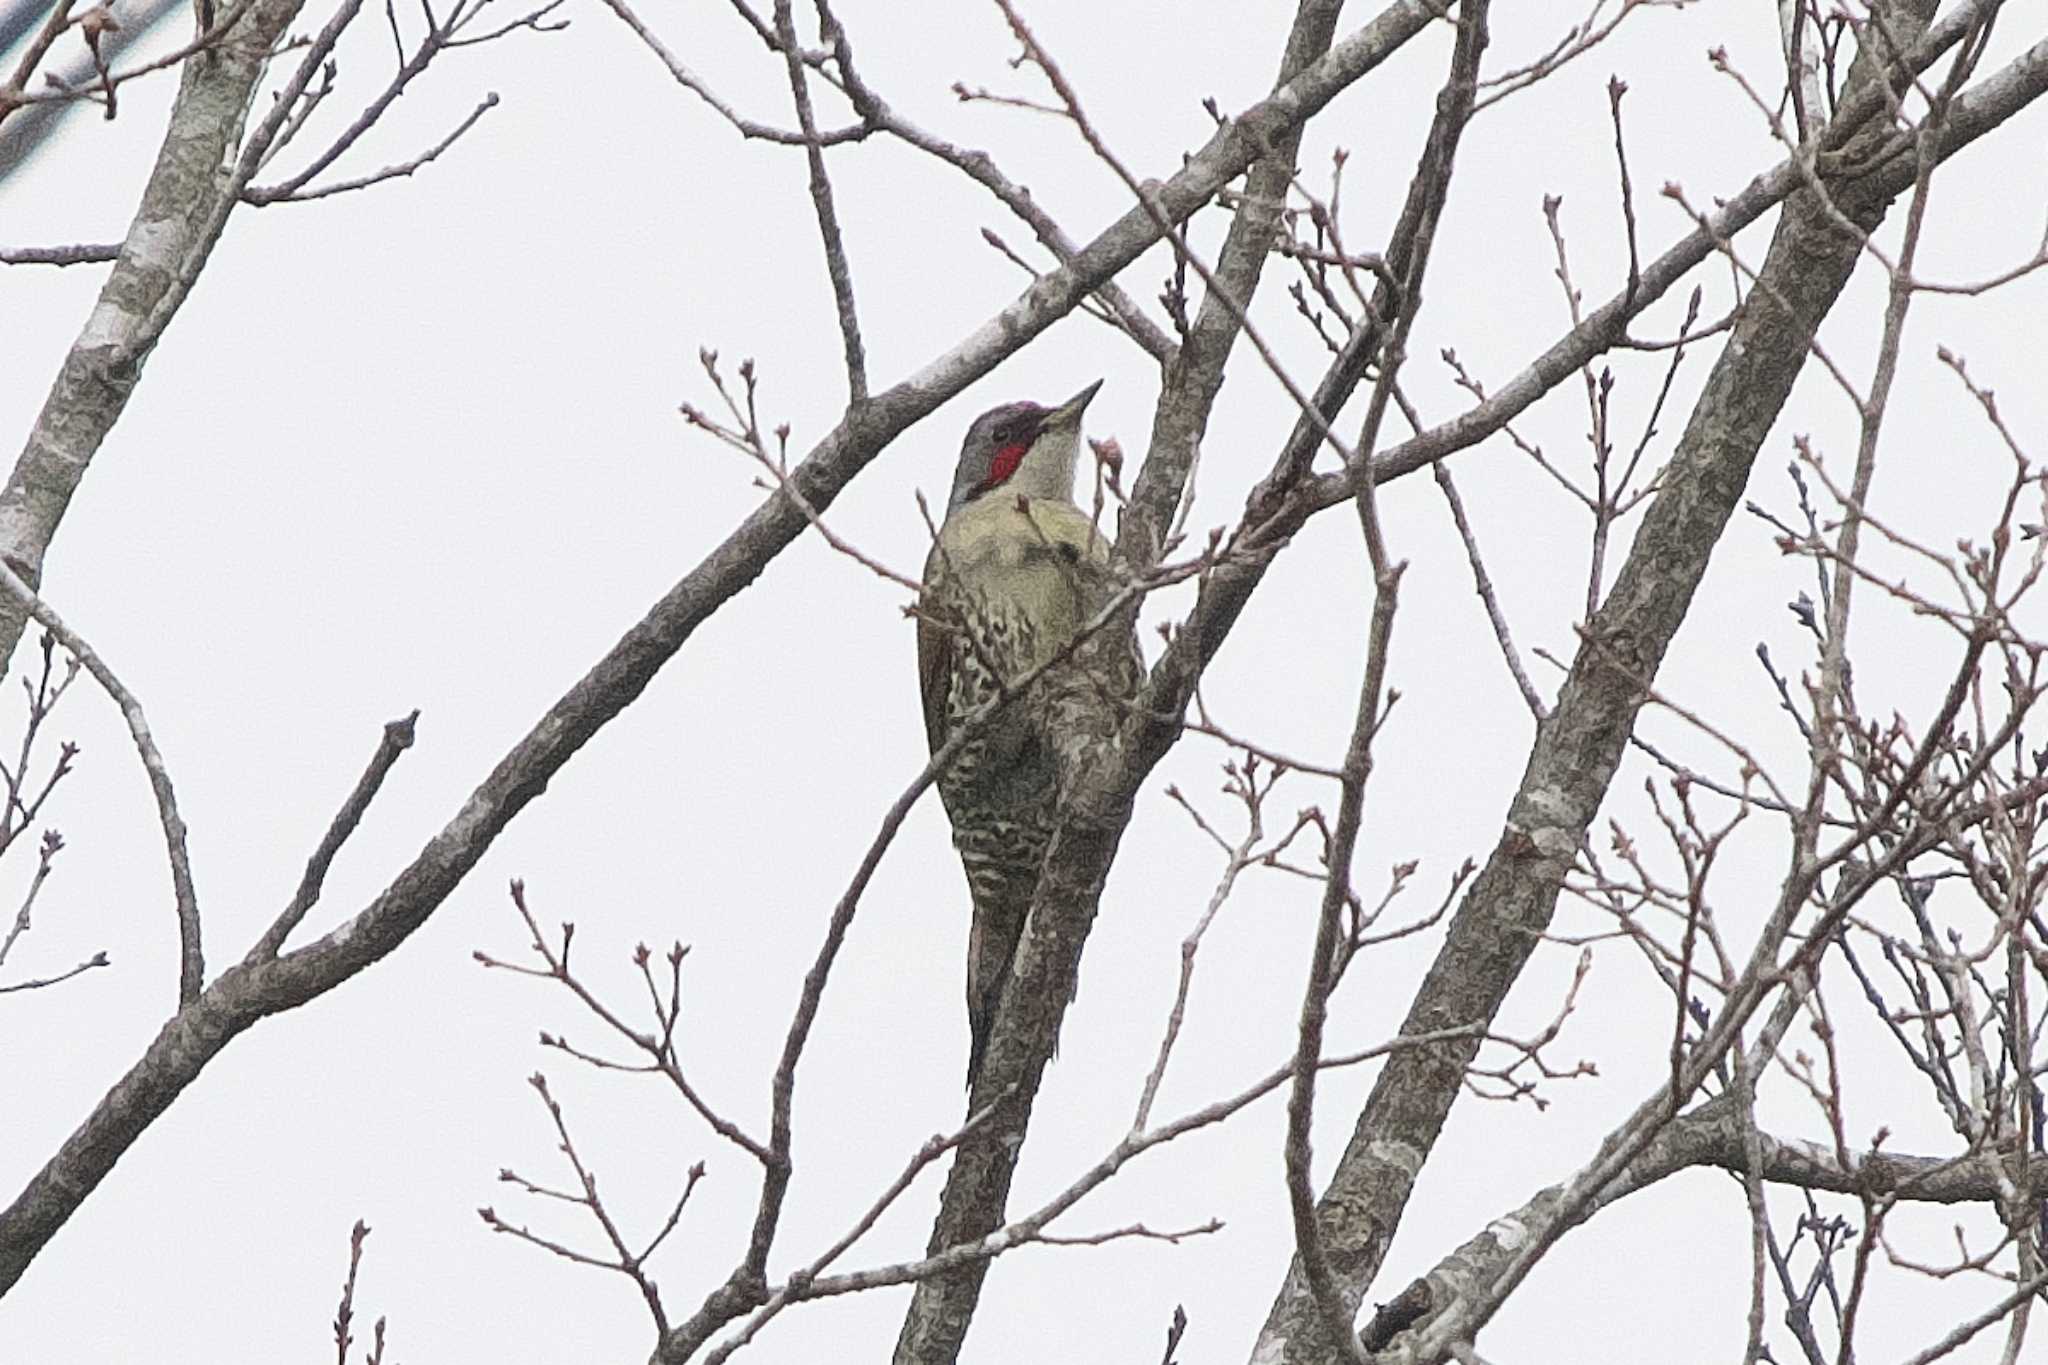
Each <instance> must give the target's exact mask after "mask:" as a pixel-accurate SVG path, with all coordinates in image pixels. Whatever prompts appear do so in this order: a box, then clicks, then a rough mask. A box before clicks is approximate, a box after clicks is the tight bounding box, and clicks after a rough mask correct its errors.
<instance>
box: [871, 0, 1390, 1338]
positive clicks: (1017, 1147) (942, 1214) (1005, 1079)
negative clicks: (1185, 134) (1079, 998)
mask: <svg viewBox="0 0 2048 1365" xmlns="http://www.w3.org/2000/svg"><path fill="white" fill-rule="evenodd" d="M1342 7H1343V6H1342V3H1341V0H1303V3H1302V4H1301V6H1300V7H1299V9H1297V11H1296V13H1295V18H1294V23H1293V26H1292V28H1291V30H1290V32H1289V34H1288V38H1287V44H1286V48H1285V51H1284V53H1283V55H1282V58H1281V62H1280V73H1279V77H1278V80H1277V82H1276V89H1278V90H1285V89H1286V88H1288V85H1289V83H1290V82H1291V81H1293V80H1294V79H1295V78H1296V77H1297V76H1298V75H1299V74H1300V73H1301V72H1302V71H1303V70H1305V69H1307V68H1308V67H1309V66H1310V65H1311V64H1313V63H1314V62H1316V61H1317V60H1318V59H1320V58H1322V57H1323V56H1324V54H1325V53H1327V52H1328V50H1329V47H1330V42H1331V39H1332V37H1333V36H1334V34H1335V32H1336V25H1337V16H1338V12H1339V11H1340V10H1341V9H1342ZM1389 16H1392V17H1393V22H1392V23H1389V22H1388V18H1389ZM1424 18H1426V15H1425V14H1423V13H1420V12H1418V11H1416V10H1412V9H1411V10H1408V11H1406V12H1402V7H1399V6H1397V7H1395V9H1394V10H1390V11H1389V12H1388V15H1383V16H1382V18H1381V20H1380V21H1379V24H1380V25H1382V26H1384V27H1385V28H1387V29H1388V31H1389V32H1388V42H1387V44H1386V47H1385V50H1386V51H1387V52H1391V51H1392V50H1393V49H1394V47H1396V46H1398V45H1399V43H1401V42H1405V41H1406V39H1407V38H1408V37H1409V36H1412V35H1413V34H1414V33H1415V32H1417V31H1419V30H1420V28H1421V26H1422V21H1423V19H1424ZM1300 144H1301V125H1300V124H1295V125H1293V126H1291V127H1289V128H1287V129H1285V130H1283V131H1281V132H1280V133H1278V134H1277V135H1275V136H1274V137H1272V138H1271V139H1270V140H1269V141H1268V144H1267V145H1268V146H1269V148H1270V151H1271V155H1269V156H1266V157H1264V158H1262V159H1261V160H1260V161H1259V162H1258V163H1256V164H1255V165H1254V166H1253V167H1252V170H1251V173H1250V175H1249V176H1247V177H1246V183H1245V190H1244V197H1243V199H1242V201H1241V202H1240V204H1239V207H1238V209H1237V212H1236V213H1235V214H1234V215H1233V216H1232V219H1231V224H1230V231H1229V233H1228V234H1227V235H1226V237H1225V239H1224V243H1223V248H1222V250H1221V252H1219V253H1218V257H1217V263H1216V267H1215V272H1214V274H1215V283H1214V286H1213V287H1212V288H1211V289H1210V290H1209V291H1208V292H1207V293H1205V294H1204V296H1203V299H1202V304H1201V307H1200V308H1199V309H1198V310H1197V312H1196V314H1195V317H1194V319H1193V320H1192V322H1191V324H1190V326H1189V327H1188V330H1187V335H1186V336H1185V337H1184V338H1183V339H1182V342H1181V346H1180V349H1179V351H1178V353H1177V354H1176V355H1175V357H1174V359H1173V361H1172V362H1171V363H1170V364H1169V365H1168V366H1167V367H1166V370H1165V373H1164V375H1163V381H1164V382H1163V383H1162V385H1161V387H1160V395H1159V399H1158V402H1157V404H1156V405H1155V408H1154V412H1153V420H1152V436H1151V442H1150V445H1149V448H1148V450H1147V452H1146V457H1145V462H1144V464H1143V465H1142V466H1141V468H1140V470H1139V475H1138V479H1137V482H1136V484H1135V485H1134V486H1133V490H1132V499H1131V505H1130V508H1129V510H1128V511H1127V512H1126V513H1125V515H1124V519H1123V524H1122V526H1121V527H1120V528H1119V535H1118V544H1117V549H1116V554H1117V560H1118V563H1119V564H1121V565H1122V566H1124V568H1125V569H1126V570H1127V571H1128V570H1131V569H1136V570H1139V571H1143V570H1145V569H1149V568H1150V567H1151V566H1152V565H1153V564H1154V563H1155V562H1156V561H1157V559H1158V557H1159V554H1160V549H1161V546H1162V545H1163V544H1164V542H1165V538H1166V533H1167V528H1168V526H1169V524H1170V522H1171V519H1172V516H1173V512H1174V508H1175V506H1176V505H1177V504H1178V502H1179V501H1180V497H1181V491H1182V489H1183V488H1184V487H1185V486H1186V484H1187V479H1188V475H1189V472H1190V470H1191V469H1192V467H1193V464H1194V461H1195V454H1196V451H1197V449H1198V448H1199V446H1200V444H1201V441H1202V435H1203V432H1204V430H1205V429H1206V427H1207V425H1208V420H1209V414H1210V412H1211V411H1212V410H1213V409H1214V407H1215V402H1216V395H1217V393H1218V391H1219V390H1220V389H1221V388H1222V384H1223V375H1224V370H1225V367H1226V365H1227V363H1228V361H1229V358H1230V355H1231V352H1232V350H1233V348H1234V347H1235V345H1236V343H1237V340H1238V338H1239V336H1240V335H1241V334H1242V331H1243V321H1242V319H1243V311H1244V307H1245V304H1246V302H1247V301H1248V300H1249V299H1250V298H1251V297H1252V295H1253V294H1254V293H1255V292H1256V290H1257V288H1258V282H1259V278H1260V275H1261V274H1262V272H1263V271H1264V268H1265V263H1266V261H1267V259H1268V257H1269V256H1270V254H1271V243H1272V239H1273V231H1274V228H1275V227H1276V225H1277V224H1278V222H1279V218H1280V210H1281V208H1282V206H1283V205H1284V203H1285V202H1286V196H1287V191H1288V187H1289V185H1290V183H1291V181H1292V177H1293V173H1294V158H1295V154H1296V152H1297V151H1298V149H1299V147H1300ZM1118 634H1119V632H1104V637H1103V638H1104V640H1105V641H1112V642H1113V641H1114V637H1115V636H1116V635H1118ZM1104 647H1108V646H1104ZM1096 652H1099V650H1098V651H1096ZM1078 662H1080V663H1081V665H1082V666H1083V667H1084V668H1085V667H1086V666H1087V662H1088V661H1087V659H1086V658H1083V659H1081V660H1079V661H1078ZM1108 662H1114V661H1108ZM1090 709H1092V710H1093V711H1094V712H1095V713H1096V714H1095V716H1094V717H1093V719H1094V720H1095V721H1097V722H1101V723H1100V724H1095V725H1089V724H1086V723H1083V718H1082V717H1080V716H1073V717H1069V719H1068V723H1067V726H1066V727H1065V728H1066V729H1067V731H1068V732H1069V733H1070V734H1072V735H1076V736H1079V735H1084V734H1085V735H1088V736H1089V737H1090V738H1091V739H1092V740H1093V741H1094V742H1091V743H1083V744H1075V745H1070V746H1069V747H1068V750H1067V752H1066V753H1064V754H1063V755H1062V759H1063V765H1062V766H1063V768H1064V771H1063V773H1062V781H1061V790H1062V809H1061V820H1060V828H1059V831H1058V833H1057V836H1056V838H1057V842H1056V843H1055V844H1054V846H1053V847H1052V848H1051V849H1050V850H1048V853H1047V857H1046V860H1045V865H1044V871H1043V873H1042V875H1041V878H1040V885H1039V887H1038V890H1037V893H1036V896H1035V898H1034V902H1033V905H1034V909H1033V911H1032V914H1031V917H1030V919H1029V921H1028V929H1027V933H1026V937H1025V941H1024V942H1023V943H1022V944H1021V945H1020V946H1019V948H1018V952H1017V959H1016V962H1015V964H1014V968H1013V971H1012V976H1011V981H1010V984H1009V987H1008V989H1007V990H1006V991H1005V992H1004V995H1003V998H1002V1002H1001V1006H1000V1008H999V1010H998V1012H997V1016H996V1021H995V1026H994V1031H993V1034H992V1036H991V1040H990V1045H989V1050H988V1054H987V1056H986V1058H985V1059H984V1062H983V1065H982V1068H981V1071H980V1073H979V1074H978V1075H977V1076H976V1078H975V1083H974V1086H973V1090H972V1093H971V1094H970V1096H969V1100H968V1103H969V1109H970V1111H978V1110H980V1109H982V1108H984V1107H986V1106H989V1105H998V1106H1000V1107H999V1109H998V1111H997V1113H996V1116H995V1118H994V1120H993V1121H992V1122H990V1123H989V1124H987V1125H985V1126H984V1127H983V1128H982V1129H981V1130H980V1131H978V1132H977V1133H975V1134H973V1135H972V1136H970V1137H969V1138H968V1139H967V1141H965V1142H963V1143H962V1144H961V1145H960V1147H959V1148H958V1149H957V1150H956V1151H955V1153H954V1157H953V1164H952V1166H951V1167H950V1169H949V1170H948V1172H947V1176H946V1187H945V1191H944V1193H943V1195H942V1196H941V1198H940V1204H939V1213H938V1217H937V1218H936V1219H935V1220H934V1222H933V1225H932V1234H931V1240H930V1244H929V1246H928V1248H927V1254H928V1255H936V1254H938V1253H939V1252H941V1251H943V1250H945V1249H946V1248H948V1247H953V1246H961V1245H965V1244H967V1243H970V1242H973V1241H975V1240H977V1239H979V1238H982V1237H985V1236H987V1235H988V1234H989V1233H991V1232H993V1231H995V1230H996V1229H997V1228H999V1227H1001V1226H1002V1224H1003V1221H1004V1215H1005V1212H1006V1210H1007V1209H1008V1206H1009V1197H1010V1178H1011V1175H1012V1173H1013V1172H1014V1171H1015V1169H1016V1163H1017V1158H1018V1156H1019V1154H1020V1153H1021V1152H1022V1150H1023V1145H1024V1139H1025V1135H1026V1133H1027V1132H1028V1130H1029V1127H1030V1123H1031V1112H1032V1104H1033V1101H1034V1099H1035V1098H1036V1096H1037V1094H1038V1086H1039V1083H1040V1081H1041V1079H1042V1078H1043V1076H1044V1074H1045V1066H1046V1063H1047V1062H1048V1061H1050V1060H1051V1058H1052V1055H1053V1051H1054V1049H1055V1048H1056V1047H1057V1046H1058V1042H1059V1032H1060V1022H1061V1020H1062V1019H1063V1018H1064V1017H1065V1014H1066V1009H1067V1005H1068V1003H1069V1002H1070V1001H1071V1000H1072V999H1073V995H1074V985H1075V982H1076V980H1077V978H1078V974H1079V971H1080V960H1081V952H1082V948H1083V946H1084V945H1085V944H1086V942H1087V938H1088V932H1089V930H1090V928H1091V927H1092V925H1093V923H1094V918H1095V914H1094V912H1095V906H1096V904H1097V903H1098V902H1099V901H1100V899H1101V894H1102V880H1103V877H1105V876H1106V875H1107V872H1108V868H1109V866H1110V863H1111V862H1112V861H1113V860H1114V859H1115V856H1116V848H1117V844H1118V842H1119V841H1120V840H1121V838H1122V836H1123V830H1124V826H1125V825H1126V824H1128V823H1129V821H1130V814H1131V806H1130V802H1131V798H1132V795H1133V793H1134V792H1135V784H1125V783H1123V782H1122V781H1120V780H1119V779H1120V778H1121V777H1122V774H1121V772H1120V771H1119V770H1120V769H1121V766H1122V764H1121V755H1120V751H1119V749H1118V746H1117V744H1116V735H1117V731H1118V728H1119V723H1120V719H1121V718H1120V717H1119V716H1118V715H1117V714H1116V712H1115V710H1114V708H1113V705H1112V706H1105V705H1103V704H1102V703H1101V702H1100V701H1098V702H1097V703H1096V704H1095V705H1094V706H1093V707H1092V708H1090ZM1084 841H1085V842H1086V843H1087V844H1088V846H1089V847H1088V851H1087V853H1086V854H1084V855H1081V856H1076V853H1075V846H1076V845H1077V844H1078V843H1081V842H1084ZM1074 869H1086V870H1087V871H1086V872H1085V874H1084V876H1083V879H1082V881H1081V882H1080V883H1079V884H1074V885H1069V884H1067V881H1068V877H1067V874H1068V872H1069V871H1071V870H1074ZM1052 905H1065V906H1068V907H1070V908H1071V910H1072V911H1073V913H1069V914H1059V913H1054V912H1050V911H1049V910H1048V907H1049V906H1052ZM988 1266H989V1263H988V1261H986V1260H975V1261H972V1262H970V1263H968V1264H967V1265H964V1266H962V1267H961V1268H960V1269H958V1270H955V1271H951V1272H949V1273H947V1274H944V1275H938V1276H934V1277H932V1278H930V1279H926V1280H922V1281H920V1282H919V1283H918V1285H917V1288H916V1291H915V1292H914V1293H913V1295H912V1297H911V1303H910V1308H909V1310H908V1311H907V1312H906V1313H905V1314H904V1319H903V1326H902V1328H901V1330H900V1332H899V1334H898V1336H897V1340H896V1352H895V1356H894V1359H895V1360H896V1362H897V1365H937V1362H946V1361H952V1360H954V1359H956V1358H957V1357H958V1356H959V1354H960V1348H961V1345H962V1344H963V1343H964V1341H965V1340H966V1337H967V1329H968V1326H969V1325H970V1323H971V1322H972V1320H973V1317H974V1310H975V1306H976V1304H977V1303H978V1302H979V1301H980V1296H981V1285H982V1280H983V1278H984V1277H985V1276H986V1275H987V1274H988Z"/></svg>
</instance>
